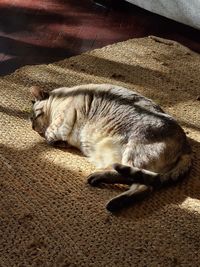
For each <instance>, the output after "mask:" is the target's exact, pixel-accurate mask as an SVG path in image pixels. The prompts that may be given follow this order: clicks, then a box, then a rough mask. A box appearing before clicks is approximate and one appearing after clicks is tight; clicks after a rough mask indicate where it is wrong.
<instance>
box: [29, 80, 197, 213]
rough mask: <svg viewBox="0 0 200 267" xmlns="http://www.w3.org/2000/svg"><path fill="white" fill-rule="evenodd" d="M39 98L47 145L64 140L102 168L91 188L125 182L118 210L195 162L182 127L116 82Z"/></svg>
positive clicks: (39, 126)
mask: <svg viewBox="0 0 200 267" xmlns="http://www.w3.org/2000/svg"><path fill="white" fill-rule="evenodd" d="M30 92H31V94H32V96H33V97H34V98H35V101H34V103H33V113H32V117H31V121H32V128H33V129H34V130H35V131H36V132H38V133H39V134H40V135H41V136H42V137H44V138H45V139H46V141H47V143H48V144H50V145H56V144H57V143H59V142H60V141H62V142H65V144H68V145H69V146H73V147H76V148H78V149H79V150H80V151H82V153H83V154H84V155H85V156H87V157H89V159H90V161H91V162H92V163H93V164H94V165H95V166H96V168H97V169H98V171H97V172H94V173H92V174H91V175H89V177H88V183H89V184H90V185H91V186H98V185H100V184H102V183H104V184H125V185H129V189H128V190H127V191H125V192H124V193H122V194H120V195H118V196H116V197H115V198H113V199H111V200H110V201H109V202H108V203H107V205H106V208H107V210H109V211H110V212H115V211H118V210H120V209H121V208H123V207H124V206H126V205H128V204H130V203H132V202H134V201H135V200H138V199H140V198H144V197H145V196H146V195H149V193H150V192H151V191H152V189H154V188H156V187H158V186H162V185H164V184H165V183H167V182H169V181H172V182H176V181H177V180H178V178H180V177H182V176H183V174H185V173H186V172H187V171H188V170H189V168H190V166H191V163H192V156H191V147H190V145H189V143H188V140H187V138H186V135H185V133H184V131H183V129H182V128H181V127H180V126H179V124H178V123H177V122H176V120H175V119H174V118H172V117H171V116H170V115H168V114H166V113H165V112H164V111H163V110H162V109H161V108H160V106H158V105H157V104H155V103H154V102H153V101H152V100H150V99H148V98H146V97H144V96H142V95H140V94H138V93H136V92H134V91H130V90H128V89H126V88H123V87H120V86H116V85H112V84H86V85H80V86H75V87H71V88H67V87H63V88H58V89H55V90H53V91H51V92H49V93H48V92H45V91H43V90H42V89H41V88H39V87H36V86H35V87H32V88H31V89H30Z"/></svg>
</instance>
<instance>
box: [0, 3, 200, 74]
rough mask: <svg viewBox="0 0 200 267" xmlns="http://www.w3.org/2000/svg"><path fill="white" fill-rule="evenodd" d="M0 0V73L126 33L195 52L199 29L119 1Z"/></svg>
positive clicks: (126, 36) (76, 51)
mask: <svg viewBox="0 0 200 267" xmlns="http://www.w3.org/2000/svg"><path fill="white" fill-rule="evenodd" d="M109 3H110V7H109V8H104V7H102V6H100V5H96V4H95V3H94V2H93V1H92V0H91V1H89V0H0V75H5V74H9V73H11V72H13V71H14V70H15V69H17V68H19V67H20V66H23V65H27V64H38V63H49V62H53V61H56V60H60V59H63V58H66V57H70V56H73V55H77V54H80V53H82V52H84V51H87V50H91V49H94V48H98V47H102V46H105V45H108V44H112V43H115V42H118V41H123V40H127V39H129V38H138V37H144V36H148V35H157V36H161V37H165V38H169V39H173V40H176V41H179V42H181V43H182V44H184V45H186V46H188V47H190V48H191V49H193V50H194V51H197V52H200V43H199V36H200V35H199V31H198V30H195V29H193V28H190V27H188V26H185V25H182V24H179V23H177V22H174V21H171V20H168V19H166V18H163V17H161V16H158V15H155V14H152V13H150V12H147V11H144V10H142V9H140V8H138V7H136V6H133V5H131V4H128V3H126V2H124V1H122V0H121V1H120V0H119V1H117V0H115V1H112V0H110V1H109Z"/></svg>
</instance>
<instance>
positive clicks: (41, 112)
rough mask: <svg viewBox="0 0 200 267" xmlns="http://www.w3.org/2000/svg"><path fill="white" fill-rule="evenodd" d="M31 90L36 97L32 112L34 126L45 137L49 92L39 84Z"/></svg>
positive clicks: (31, 117) (31, 118)
mask: <svg viewBox="0 0 200 267" xmlns="http://www.w3.org/2000/svg"><path fill="white" fill-rule="evenodd" d="M30 92H31V95H32V96H33V97H34V100H33V101H32V103H33V108H32V114H31V116H30V120H31V123H32V128H33V130H35V131H36V132H38V133H39V134H40V135H41V136H43V137H44V134H45V131H46V128H47V127H48V117H47V101H48V98H49V93H48V92H46V91H44V90H42V89H41V88H40V87H37V86H33V87H31V88H30Z"/></svg>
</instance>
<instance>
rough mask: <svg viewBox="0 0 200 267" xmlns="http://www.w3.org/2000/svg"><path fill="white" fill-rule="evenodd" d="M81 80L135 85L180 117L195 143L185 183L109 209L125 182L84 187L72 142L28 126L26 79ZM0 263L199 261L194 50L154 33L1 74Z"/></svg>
mask: <svg viewBox="0 0 200 267" xmlns="http://www.w3.org/2000/svg"><path fill="white" fill-rule="evenodd" d="M83 83H114V84H118V85H122V86H125V87H127V88H130V89H134V90H136V91H138V92H139V93H142V94H144V95H145V96H147V97H149V98H152V99H153V100H154V101H156V102H157V103H159V104H160V105H161V106H162V107H163V108H164V110H165V111H167V112H168V113H170V114H171V115H173V116H174V117H176V118H177V120H178V121H179V122H180V124H181V125H182V126H183V128H184V129H185V131H186V133H187V136H188V138H189V140H190V142H191V144H192V149H193V157H194V162H193V167H192V169H191V172H190V174H189V175H188V176H187V178H186V179H185V180H184V182H183V183H180V184H178V185H177V186H173V187H169V188H165V189H162V190H160V191H158V192H154V193H153V194H152V196H151V197H150V198H148V199H147V200H144V201H142V202H141V203H138V204H135V205H134V206H132V207H130V208H128V209H125V210H123V211H121V212H120V213H118V214H116V215H115V214H114V215H113V214H110V213H108V212H107V211H106V209H105V203H106V202H107V201H108V200H109V199H110V198H112V197H114V196H116V195H117V194H119V192H121V190H122V188H120V187H117V186H114V187H112V186H109V187H105V188H103V189H102V188H91V187H90V186H88V185H87V184H86V176H87V175H89V174H90V172H91V171H92V170H93V169H94V167H93V166H91V164H90V163H89V162H88V160H87V159H86V158H85V157H83V156H82V155H81V154H80V153H79V152H78V151H76V150H73V149H70V150H66V149H65V150H64V149H56V148H52V147H49V146H48V145H47V144H46V143H45V142H44V140H43V139H42V138H41V137H40V136H39V135H38V134H37V133H35V132H34V131H33V130H32V129H31V125H30V123H29V121H28V113H29V110H30V108H31V102H30V100H31V97H30V94H29V87H30V86H32V85H40V86H42V87H43V88H44V89H48V90H51V89H53V88H56V87H59V86H73V85H78V84H83ZM0 111H1V115H0V142H1V145H0V152H1V153H0V266H1V267H14V266H20V267H29V266H35V267H36V266H37V267H38V266H39V267H40V266H41V267H42V266H44V267H46V266H48V267H51V266H55V267H57V266H58V267H59V266H62V267H67V266H70V267H75V266H78V267H81V266H83V267H89V266H95V267H126V266H133V267H134V266H137V267H140V266H141V267H145V266H148V267H158V266H161V267H168V266H170V267H171V266H187V267H188V266H192V267H195V266H196V267H198V266H200V246H199V242H200V241H199V240H200V166H199V163H200V56H199V55H198V54H195V53H194V52H192V51H190V50H188V49H187V48H185V47H183V46H181V45H180V44H178V43H176V42H172V41H169V40H164V39H160V38H156V37H147V38H141V39H133V40H128V41H126V42H122V43H117V44H114V45H111V46H107V47H104V48H102V49H98V50H94V51H92V52H89V53H85V54H82V55H80V56H76V57H72V58H69V59H66V60H64V61H61V62H56V63H54V64H49V65H39V66H26V67H23V68H21V69H19V70H18V71H16V72H15V73H13V74H12V75H9V76H5V77H3V78H1V79H0Z"/></svg>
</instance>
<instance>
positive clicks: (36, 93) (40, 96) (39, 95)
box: [30, 86, 49, 100]
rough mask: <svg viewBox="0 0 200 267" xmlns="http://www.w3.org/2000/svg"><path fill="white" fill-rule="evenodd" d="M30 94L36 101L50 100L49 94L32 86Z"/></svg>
mask: <svg viewBox="0 0 200 267" xmlns="http://www.w3.org/2000/svg"><path fill="white" fill-rule="evenodd" d="M30 92H31V95H32V96H33V97H34V98H35V100H44V99H47V98H49V93H48V92H47V91H44V90H43V89H41V88H40V87H38V86H32V87H31V88H30Z"/></svg>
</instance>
